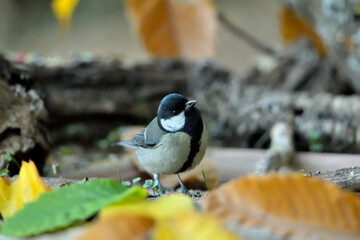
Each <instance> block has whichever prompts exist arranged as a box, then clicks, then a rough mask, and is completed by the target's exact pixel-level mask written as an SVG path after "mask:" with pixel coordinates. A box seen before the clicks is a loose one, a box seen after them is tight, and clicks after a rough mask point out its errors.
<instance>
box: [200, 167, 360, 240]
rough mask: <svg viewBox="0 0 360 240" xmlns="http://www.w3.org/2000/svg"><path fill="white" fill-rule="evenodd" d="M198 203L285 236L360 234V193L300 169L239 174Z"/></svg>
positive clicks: (356, 236) (224, 217)
mask: <svg viewBox="0 0 360 240" xmlns="http://www.w3.org/2000/svg"><path fill="white" fill-rule="evenodd" d="M201 204H202V206H203V207H204V208H205V209H206V210H207V211H208V212H210V213H213V214H215V215H217V216H218V217H220V218H221V219H222V220H225V221H227V222H232V221H233V222H237V223H239V224H241V225H252V226H260V227H266V228H270V229H273V230H274V231H276V232H277V233H279V234H281V235H286V236H287V237H289V236H294V235H295V236H299V235H300V236H304V235H306V236H311V237H314V238H316V239H359V238H360V217H359V214H360V197H359V196H357V195H356V194H354V193H351V192H347V191H344V190H341V189H340V188H338V187H337V186H336V185H334V184H330V183H326V182H324V181H322V180H319V179H315V178H310V177H303V176H301V175H276V174H270V175H264V176H261V177H258V176H250V177H246V178H242V179H238V180H236V181H233V182H230V183H227V184H225V185H223V186H222V187H220V188H219V189H217V190H215V191H212V192H210V194H209V195H208V197H207V198H205V199H203V200H201Z"/></svg>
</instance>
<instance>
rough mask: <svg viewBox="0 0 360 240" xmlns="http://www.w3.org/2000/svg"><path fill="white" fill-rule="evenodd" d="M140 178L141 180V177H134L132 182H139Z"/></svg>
mask: <svg viewBox="0 0 360 240" xmlns="http://www.w3.org/2000/svg"><path fill="white" fill-rule="evenodd" d="M140 180H141V177H137V178H134V179H133V180H132V183H137V182H139V181H140Z"/></svg>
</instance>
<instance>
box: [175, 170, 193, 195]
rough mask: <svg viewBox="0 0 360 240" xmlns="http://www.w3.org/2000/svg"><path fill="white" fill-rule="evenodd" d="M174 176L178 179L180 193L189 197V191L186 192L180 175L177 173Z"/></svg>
mask: <svg viewBox="0 0 360 240" xmlns="http://www.w3.org/2000/svg"><path fill="white" fill-rule="evenodd" d="M176 175H177V177H178V179H179V182H180V186H181V192H182V193H183V194H185V195H188V196H190V193H189V191H188V190H187V188H186V186H185V184H184V183H183V181H182V180H181V178H180V175H179V174H178V173H177V174H176Z"/></svg>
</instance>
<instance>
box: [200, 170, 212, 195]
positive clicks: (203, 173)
mask: <svg viewBox="0 0 360 240" xmlns="http://www.w3.org/2000/svg"><path fill="white" fill-rule="evenodd" d="M201 173H202V175H203V178H204V183H205V186H206V189H207V190H208V191H209V190H210V189H209V185H208V183H207V179H206V176H205V172H204V170H202V171H201Z"/></svg>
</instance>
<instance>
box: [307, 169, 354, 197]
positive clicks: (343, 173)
mask: <svg viewBox="0 0 360 240" xmlns="http://www.w3.org/2000/svg"><path fill="white" fill-rule="evenodd" d="M305 176H315V177H318V178H321V179H323V180H325V181H327V182H332V183H335V184H337V185H338V186H339V187H341V188H344V189H348V190H352V191H355V192H359V191H360V168H359V167H356V166H354V167H350V168H342V169H338V170H336V171H327V172H324V173H315V174H313V173H308V174H306V175H305Z"/></svg>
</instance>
